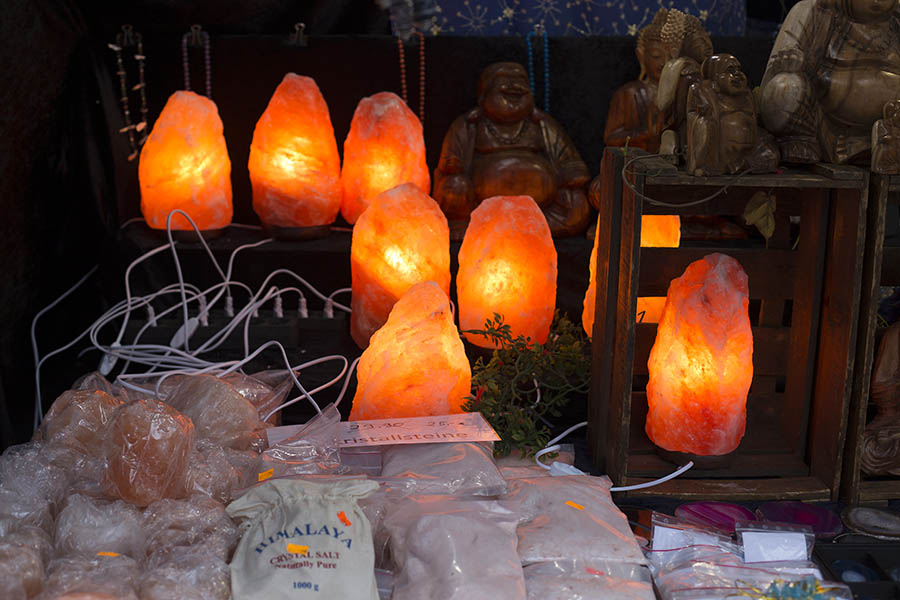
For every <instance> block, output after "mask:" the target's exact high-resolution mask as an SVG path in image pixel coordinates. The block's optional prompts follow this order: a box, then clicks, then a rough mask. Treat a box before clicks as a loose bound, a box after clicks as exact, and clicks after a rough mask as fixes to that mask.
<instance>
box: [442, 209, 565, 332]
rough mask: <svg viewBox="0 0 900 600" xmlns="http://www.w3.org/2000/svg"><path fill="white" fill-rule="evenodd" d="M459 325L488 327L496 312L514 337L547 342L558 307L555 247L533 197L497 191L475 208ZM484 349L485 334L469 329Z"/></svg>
mask: <svg viewBox="0 0 900 600" xmlns="http://www.w3.org/2000/svg"><path fill="white" fill-rule="evenodd" d="M456 295H457V299H458V300H459V328H460V329H461V330H463V331H465V330H467V329H483V328H484V322H485V320H486V319H489V318H490V319H493V317H494V313H499V314H500V315H502V316H503V319H504V322H505V323H507V324H508V325H509V326H510V331H511V333H512V335H513V337H517V336H519V335H524V336H526V337H529V338H531V339H532V341H534V342H537V343H539V344H543V343H544V342H545V341H546V340H547V335H548V334H549V333H550V325H551V323H552V321H553V311H554V308H555V307H556V248H555V247H554V246H553V238H552V237H550V227H549V226H548V225H547V219H546V218H545V217H544V213H543V212H542V211H541V209H540V207H538V205H537V203H535V201H534V200H533V199H532V198H531V196H494V197H493V198H488V199H486V200H484V201H483V202H482V203H481V204H479V205H478V208H476V209H475V210H473V211H472V214H471V219H470V221H469V226H468V228H467V229H466V235H465V237H464V238H463V242H462V246H460V249H459V272H458V273H457V276H456ZM463 335H465V336H466V339H467V340H469V341H470V342H471V343H473V344H475V345H477V346H481V347H483V348H494V347H496V346H495V344H494V343H493V342H492V341H491V340H490V339H489V338H487V337H486V336H482V335H476V334H472V333H464V334H463Z"/></svg>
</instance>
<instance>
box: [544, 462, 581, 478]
mask: <svg viewBox="0 0 900 600" xmlns="http://www.w3.org/2000/svg"><path fill="white" fill-rule="evenodd" d="M584 474H585V473H584V471H582V470H581V469H578V468H576V467H574V466H572V465H567V464H566V463H561V462H559V461H553V463H552V464H551V465H550V476H551V477H558V476H560V475H584Z"/></svg>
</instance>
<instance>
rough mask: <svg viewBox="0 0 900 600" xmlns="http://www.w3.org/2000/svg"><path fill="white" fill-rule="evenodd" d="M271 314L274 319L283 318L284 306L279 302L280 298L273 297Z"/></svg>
mask: <svg viewBox="0 0 900 600" xmlns="http://www.w3.org/2000/svg"><path fill="white" fill-rule="evenodd" d="M272 312H273V313H275V318H276V319H283V318H284V305H283V304H282V302H281V296H275V304H274V306H272Z"/></svg>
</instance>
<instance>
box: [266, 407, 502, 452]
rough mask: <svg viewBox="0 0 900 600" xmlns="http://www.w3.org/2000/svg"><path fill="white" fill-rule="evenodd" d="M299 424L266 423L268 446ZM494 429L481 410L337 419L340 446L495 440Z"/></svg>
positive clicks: (289, 434) (287, 437) (287, 436)
mask: <svg viewBox="0 0 900 600" xmlns="http://www.w3.org/2000/svg"><path fill="white" fill-rule="evenodd" d="M302 427H303V425H287V426H284V427H270V428H269V429H267V430H266V435H267V436H268V438H269V446H270V447H271V446H275V445H276V444H279V443H281V442H285V441H286V442H288V443H289V442H290V438H291V437H292V436H294V435H296V433H297V432H298V431H300V429H301V428H302ZM499 440H500V436H498V435H497V432H496V431H494V429H493V428H492V427H491V426H490V424H488V422H487V421H485V419H484V417H482V416H481V413H461V414H458V415H446V416H441V417H408V418H405V419H377V420H373V421H344V422H342V423H341V434H340V445H341V447H342V448H351V447H359V446H382V445H385V444H428V443H441V442H444V443H446V442H496V441H499Z"/></svg>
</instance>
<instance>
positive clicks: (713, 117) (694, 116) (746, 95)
mask: <svg viewBox="0 0 900 600" xmlns="http://www.w3.org/2000/svg"><path fill="white" fill-rule="evenodd" d="M701 75H702V76H703V81H702V82H700V83H695V84H694V85H692V86H691V89H690V91H689V92H688V97H687V170H688V173H691V174H693V175H722V174H724V173H728V174H732V173H738V172H741V171H745V170H751V171H753V172H757V173H763V172H766V171H774V170H775V169H776V168H777V167H778V158H779V157H778V152H777V150H776V148H775V146H774V144H773V143H772V142H771V139H769V136H766V135H761V131H760V129H759V128H758V127H757V124H756V105H755V103H754V100H753V93H752V92H751V91H750V88H749V87H748V86H747V76H746V75H744V72H743V71H742V70H741V63H740V62H738V59H736V58H735V57H734V56H732V55H730V54H714V55H713V56H711V57H709V58H708V59H706V60H705V61H704V62H703V65H702V67H701ZM762 133H764V132H762Z"/></svg>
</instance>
